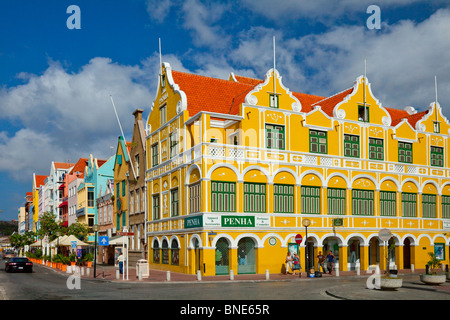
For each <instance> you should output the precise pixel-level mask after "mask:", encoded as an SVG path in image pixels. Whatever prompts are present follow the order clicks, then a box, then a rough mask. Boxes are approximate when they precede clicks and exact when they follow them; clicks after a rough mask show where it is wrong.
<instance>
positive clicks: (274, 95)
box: [273, 36, 277, 106]
mask: <svg viewBox="0 0 450 320" xmlns="http://www.w3.org/2000/svg"><path fill="white" fill-rule="evenodd" d="M276 94H277V84H276V82H275V36H273V99H274V104H275V102H276V99H277V95H276ZM274 106H275V105H274Z"/></svg>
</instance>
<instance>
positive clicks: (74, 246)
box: [70, 241, 77, 249]
mask: <svg viewBox="0 0 450 320" xmlns="http://www.w3.org/2000/svg"><path fill="white" fill-rule="evenodd" d="M70 244H71V245H72V249H76V248H77V242H76V241H70Z"/></svg>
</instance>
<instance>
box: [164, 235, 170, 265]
mask: <svg viewBox="0 0 450 320" xmlns="http://www.w3.org/2000/svg"><path fill="white" fill-rule="evenodd" d="M169 250H170V249H169V244H168V243H167V240H166V239H164V240H163V242H162V263H164V264H169Z"/></svg>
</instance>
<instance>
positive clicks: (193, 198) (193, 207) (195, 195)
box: [189, 183, 201, 213]
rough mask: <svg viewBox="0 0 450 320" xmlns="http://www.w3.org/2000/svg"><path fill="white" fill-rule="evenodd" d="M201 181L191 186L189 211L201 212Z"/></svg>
mask: <svg viewBox="0 0 450 320" xmlns="http://www.w3.org/2000/svg"><path fill="white" fill-rule="evenodd" d="M200 191H201V190H200V183H196V184H194V185H192V186H190V187H189V213H196V212H200V210H201V205H200V199H201V198H200V194H201V193H200Z"/></svg>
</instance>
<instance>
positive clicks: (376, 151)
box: [369, 138, 384, 160]
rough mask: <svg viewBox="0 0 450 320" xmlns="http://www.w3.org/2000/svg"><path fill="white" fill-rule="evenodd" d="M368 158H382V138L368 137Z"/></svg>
mask: <svg viewBox="0 0 450 320" xmlns="http://www.w3.org/2000/svg"><path fill="white" fill-rule="evenodd" d="M369 159H371V160H384V140H383V139H375V138H369Z"/></svg>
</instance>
